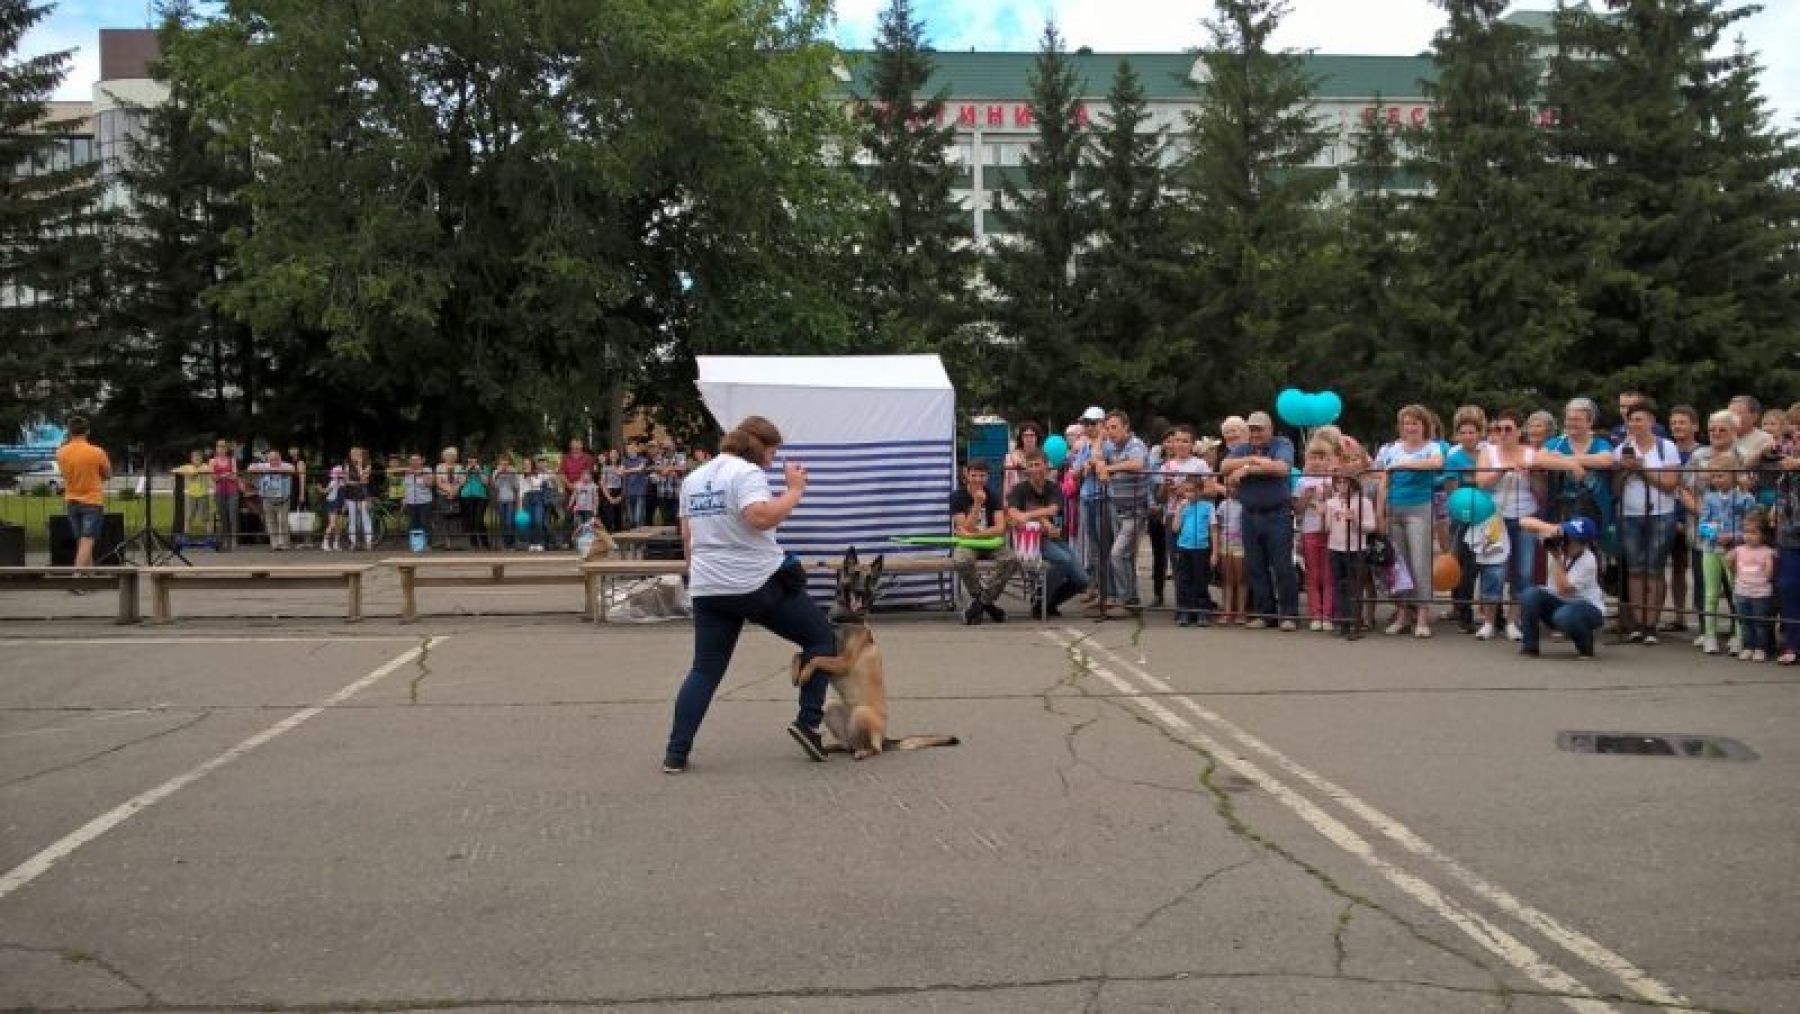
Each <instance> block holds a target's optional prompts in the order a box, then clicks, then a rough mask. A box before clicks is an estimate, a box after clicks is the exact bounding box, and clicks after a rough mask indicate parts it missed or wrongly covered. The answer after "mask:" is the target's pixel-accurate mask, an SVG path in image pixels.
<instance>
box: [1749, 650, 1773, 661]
mask: <svg viewBox="0 0 1800 1014" xmlns="http://www.w3.org/2000/svg"><path fill="white" fill-rule="evenodd" d="M1768 660H1769V656H1768V655H1767V654H1766V653H1764V651H1763V650H1762V649H1761V648H1758V649H1756V650H1755V651H1753V652H1751V653H1750V661H1752V662H1767V661H1768Z"/></svg>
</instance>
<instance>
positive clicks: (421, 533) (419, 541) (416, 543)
mask: <svg viewBox="0 0 1800 1014" xmlns="http://www.w3.org/2000/svg"><path fill="white" fill-rule="evenodd" d="M407 538H408V539H409V540H410V541H411V543H412V551H413V552H415V553H423V552H424V551H425V544H426V541H427V538H428V536H427V535H426V532H425V529H423V528H415V529H413V530H412V531H410V532H408V533H407Z"/></svg>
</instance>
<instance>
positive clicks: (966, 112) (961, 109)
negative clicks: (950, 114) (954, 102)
mask: <svg viewBox="0 0 1800 1014" xmlns="http://www.w3.org/2000/svg"><path fill="white" fill-rule="evenodd" d="M956 125H957V126H959V127H973V126H974V125H975V107H974V106H958V107H957V109H956Z"/></svg>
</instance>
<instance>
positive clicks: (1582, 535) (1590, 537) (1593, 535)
mask: <svg viewBox="0 0 1800 1014" xmlns="http://www.w3.org/2000/svg"><path fill="white" fill-rule="evenodd" d="M1562 530H1563V534H1564V535H1567V536H1568V537H1569V538H1571V539H1580V540H1581V541H1582V542H1594V541H1596V540H1597V539H1599V538H1600V526H1598V525H1596V524H1594V523H1593V522H1592V521H1590V520H1588V519H1587V518H1570V519H1569V520H1567V521H1564V522H1563V526H1562Z"/></svg>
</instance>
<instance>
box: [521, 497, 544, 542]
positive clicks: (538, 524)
mask: <svg viewBox="0 0 1800 1014" xmlns="http://www.w3.org/2000/svg"><path fill="white" fill-rule="evenodd" d="M525 513H527V514H529V515H531V524H530V525H527V526H526V528H525V533H526V534H525V544H526V545H529V546H541V545H543V544H544V492H543V490H535V491H533V492H530V493H526V494H525Z"/></svg>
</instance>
